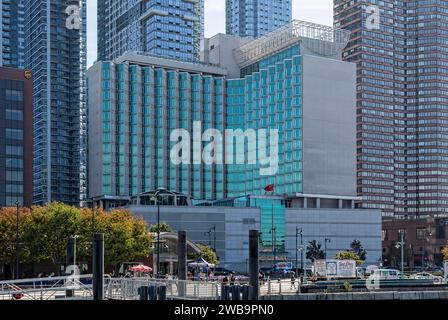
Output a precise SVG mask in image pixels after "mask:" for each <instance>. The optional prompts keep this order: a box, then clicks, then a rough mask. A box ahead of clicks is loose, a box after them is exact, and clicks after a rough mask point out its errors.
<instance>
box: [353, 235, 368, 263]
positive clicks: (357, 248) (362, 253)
mask: <svg viewBox="0 0 448 320" xmlns="http://www.w3.org/2000/svg"><path fill="white" fill-rule="evenodd" d="M350 248H351V250H350V251H352V252H353V253H355V254H356V255H357V256H358V258H359V259H360V260H362V261H365V260H366V255H367V251H366V250H365V249H364V247H363V246H362V244H361V241H359V240H356V239H355V240H353V242H352V243H351V244H350Z"/></svg>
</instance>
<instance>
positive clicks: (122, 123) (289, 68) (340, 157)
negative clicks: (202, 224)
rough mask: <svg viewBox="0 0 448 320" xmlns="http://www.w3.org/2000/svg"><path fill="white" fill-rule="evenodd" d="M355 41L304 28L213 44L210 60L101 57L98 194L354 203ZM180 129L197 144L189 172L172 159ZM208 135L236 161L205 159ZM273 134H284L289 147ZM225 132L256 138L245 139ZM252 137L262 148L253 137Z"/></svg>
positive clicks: (92, 152)
mask: <svg viewBox="0 0 448 320" xmlns="http://www.w3.org/2000/svg"><path fill="white" fill-rule="evenodd" d="M347 40H348V32H345V31H342V30H334V29H333V28H331V27H326V26H321V25H316V24H311V23H306V22H301V21H295V22H294V23H291V24H289V25H287V26H284V27H282V28H280V29H278V30H277V31H273V32H272V33H270V34H269V35H267V36H266V37H263V38H259V39H256V40H252V41H249V40H248V39H243V38H240V37H237V36H230V35H224V34H219V35H217V36H215V37H213V38H211V39H206V40H205V41H204V53H203V57H204V58H206V60H207V61H206V62H207V63H208V64H204V63H186V62H182V61H178V60H172V59H164V58H158V57H154V56H150V55H149V56H144V55H137V54H125V55H123V56H122V57H120V58H118V59H116V60H114V61H104V62H97V63H96V64H95V65H94V66H93V67H91V69H89V99H88V101H89V108H88V109H89V194H90V197H92V198H97V199H101V198H110V199H111V198H112V199H113V198H114V197H118V198H120V197H125V198H126V197H129V196H132V195H136V194H140V193H143V192H147V191H150V190H154V189H157V188H166V189H168V190H171V191H176V192H180V193H183V194H187V195H189V196H190V197H192V198H193V199H206V200H215V199H223V198H226V197H228V196H230V197H233V196H241V195H245V194H263V193H264V190H263V188H264V187H265V186H267V185H269V184H274V185H275V192H276V194H297V193H299V194H302V193H306V194H324V195H333V196H338V197H344V196H347V197H352V198H353V197H355V196H356V154H355V150H356V145H355V130H356V128H355V65H354V64H351V63H346V62H343V61H341V50H342V48H343V47H344V46H345V44H346V41H347ZM271 43H275V44H276V45H275V47H272V46H271ZM217 66H219V67H217ZM197 122H200V123H201V127H197ZM176 129H184V130H185V131H184V133H185V134H189V137H186V138H183V140H184V139H189V140H190V138H191V144H189V148H188V150H187V151H185V150H182V152H178V153H181V154H182V156H187V158H189V159H190V161H192V164H190V165H188V164H185V163H182V164H181V165H178V164H176V162H175V161H174V162H173V153H172V150H173V147H175V145H176V143H177V142H178V141H177V138H175V140H174V141H172V140H171V133H172V132H173V131H174V130H176ZM207 129H216V130H218V131H220V132H221V133H222V138H223V139H222V140H223V141H221V139H220V138H217V139H216V140H214V141H218V143H220V142H219V141H221V142H222V143H225V145H226V146H225V152H226V156H225V158H220V156H221V155H222V154H221V153H220V152H217V153H215V155H216V158H217V159H218V160H221V161H220V162H221V163H214V164H206V163H205V162H204V161H203V158H201V150H204V152H205V150H206V149H205V148H206V146H207V145H208V143H207V142H209V141H211V138H210V136H208V138H207V137H205V138H204V137H203V136H202V133H204V134H205V132H206V130H207ZM264 129H265V130H266V134H267V135H266V136H265V137H264V139H263V138H262V133H261V130H264ZM270 129H272V130H275V129H277V130H278V143H277V144H278V152H277V151H276V150H275V148H274V144H276V143H275V140H271V137H273V135H275V133H273V134H272V135H271V132H270V131H269V130H270ZM225 130H233V133H235V132H237V131H238V130H240V132H242V133H245V134H246V136H244V137H243V142H241V140H239V142H238V138H236V137H234V135H231V134H228V132H227V131H226V132H224V131H225ZM209 133H210V132H209ZM252 133H253V134H254V135H255V136H256V139H257V141H256V143H255V144H249V143H248V142H247V140H245V139H246V138H248V136H251V135H252ZM196 134H199V135H196ZM224 137H225V138H224ZM228 137H231V138H230V139H233V140H230V141H229V140H227V138H228ZM201 139H202V142H201ZM224 140H226V141H224ZM195 141H196V143H197V141H199V142H200V143H199V147H200V150H199V156H198V157H197V154H196V149H195ZM260 141H261V142H260ZM271 141H274V142H271ZM234 142H236V143H235V144H234ZM263 142H266V144H267V145H266V147H269V148H263V147H262V143H263ZM229 143H230V145H234V148H233V150H234V155H235V154H236V155H237V156H235V157H233V158H232V159H229V158H228V155H229V154H230V151H229V150H230V149H229ZM235 145H236V146H235ZM241 145H243V149H238V147H240V146H241ZM190 147H191V148H190ZM271 147H272V148H271ZM190 149H191V150H190ZM263 149H264V150H266V151H267V153H265V154H262V152H261V151H260V150H263ZM250 151H254V153H252V155H255V158H256V159H255V160H256V161H255V163H252V162H250V161H248V159H249V156H248V153H249V152H250ZM271 153H272V154H271ZM190 154H191V157H189V156H188V155H190ZM176 155H177V154H176ZM239 156H244V157H243V158H245V159H243V162H241V161H240V160H237V159H239ZM196 157H197V158H196ZM267 158H269V159H270V161H267V162H266V159H267ZM176 161H177V160H176ZM262 169H273V171H270V170H268V171H269V172H268V171H266V172H264V170H262ZM276 169H278V170H276ZM263 172H264V173H263ZM268 211H269V213H270V212H271V210H270V209H269V210H268Z"/></svg>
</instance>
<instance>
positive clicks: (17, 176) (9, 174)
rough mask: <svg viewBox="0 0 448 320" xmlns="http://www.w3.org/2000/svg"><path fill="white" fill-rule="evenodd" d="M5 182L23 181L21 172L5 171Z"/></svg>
mask: <svg viewBox="0 0 448 320" xmlns="http://www.w3.org/2000/svg"><path fill="white" fill-rule="evenodd" d="M6 181H18V182H22V181H23V172H21V171H6Z"/></svg>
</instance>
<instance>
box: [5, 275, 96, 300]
mask: <svg viewBox="0 0 448 320" xmlns="http://www.w3.org/2000/svg"><path fill="white" fill-rule="evenodd" d="M19 299H20V300H52V299H66V300H67V299H76V300H88V299H92V275H80V276H76V277H73V276H65V277H48V278H33V279H22V280H11V281H0V300H19Z"/></svg>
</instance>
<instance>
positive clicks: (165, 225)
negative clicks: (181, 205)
mask: <svg viewBox="0 0 448 320" xmlns="http://www.w3.org/2000/svg"><path fill="white" fill-rule="evenodd" d="M172 231H173V230H172V229H171V227H170V226H169V225H168V223H166V222H165V221H160V232H172ZM149 232H152V233H157V223H156V224H153V225H151V227H149Z"/></svg>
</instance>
